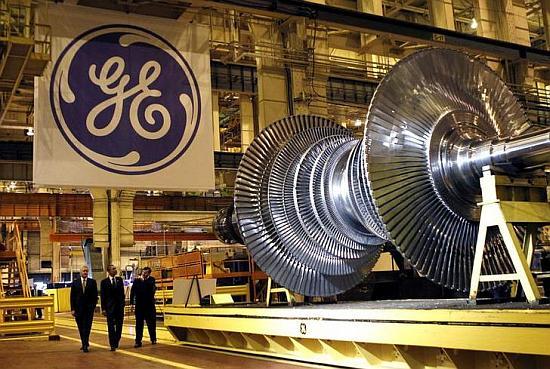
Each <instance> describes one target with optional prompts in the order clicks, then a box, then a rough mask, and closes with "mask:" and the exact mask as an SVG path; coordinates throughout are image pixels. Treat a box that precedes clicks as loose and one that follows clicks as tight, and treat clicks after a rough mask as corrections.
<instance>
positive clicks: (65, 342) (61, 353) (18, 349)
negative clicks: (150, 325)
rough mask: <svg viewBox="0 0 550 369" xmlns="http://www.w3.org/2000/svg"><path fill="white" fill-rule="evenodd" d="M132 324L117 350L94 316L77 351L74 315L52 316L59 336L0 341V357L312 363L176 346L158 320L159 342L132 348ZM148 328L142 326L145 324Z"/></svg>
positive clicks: (14, 363) (274, 366)
mask: <svg viewBox="0 0 550 369" xmlns="http://www.w3.org/2000/svg"><path fill="white" fill-rule="evenodd" d="M133 324H134V322H133V321H131V320H129V319H128V320H126V321H125V329H124V332H123V337H122V340H121V343H120V349H119V350H117V351H116V352H111V351H110V350H109V344H108V337H107V330H106V326H105V320H104V318H103V317H96V319H95V321H94V326H93V331H92V334H91V336H90V344H91V346H90V352H89V353H83V352H81V351H80V350H79V348H80V340H79V338H78V330H77V329H76V325H75V324H74V320H72V319H71V317H70V316H68V315H59V316H57V317H56V333H57V334H59V335H60V337H61V339H60V340H59V341H48V340H47V339H45V338H37V339H25V340H9V341H0V357H1V358H2V367H3V368H18V369H35V368H48V369H74V368H96V367H106V368H111V367H121V366H123V367H125V368H131V369H151V368H155V369H165V368H182V369H195V368H197V369H199V368H208V369H211V368H213V369H217V368H227V369H245V368H262V369H296V368H303V367H316V366H313V365H308V364H295V363H289V362H284V361H273V360H272V359H258V358H252V357H250V356H246V355H235V354H229V353H225V352H219V351H211V350H204V349H200V348H193V347H186V346H181V345H177V344H175V343H174V342H173V340H172V338H171V336H170V335H169V333H168V332H167V331H166V330H165V329H164V328H163V327H162V322H159V325H160V327H159V328H158V335H159V337H158V339H159V344H157V345H155V346H153V345H151V344H150V342H149V341H148V337H147V336H146V335H145V337H144V340H143V347H141V348H139V349H135V348H134V347H133V344H134V339H133ZM145 330H147V329H145Z"/></svg>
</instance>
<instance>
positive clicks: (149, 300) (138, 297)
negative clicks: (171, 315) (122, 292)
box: [130, 267, 157, 348]
mask: <svg viewBox="0 0 550 369" xmlns="http://www.w3.org/2000/svg"><path fill="white" fill-rule="evenodd" d="M155 290H156V286H155V278H153V277H151V268H149V267H145V268H143V271H142V277H141V278H136V279H135V280H134V284H133V285H132V290H131V292H130V303H131V304H135V314H136V344H135V345H134V347H135V348H138V347H141V340H142V338H143V321H144V320H145V321H146V322H147V329H148V330H149V337H150V338H151V343H152V344H153V345H154V344H156V343H157V332H156V324H157V321H156V319H157V312H156V310H155Z"/></svg>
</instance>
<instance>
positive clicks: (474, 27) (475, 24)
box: [470, 18, 478, 29]
mask: <svg viewBox="0 0 550 369" xmlns="http://www.w3.org/2000/svg"><path fill="white" fill-rule="evenodd" d="M477 26H478V24H477V20H476V19H475V18H472V20H471V21H470V28H471V29H477Z"/></svg>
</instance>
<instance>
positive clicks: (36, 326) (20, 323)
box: [0, 296, 55, 340]
mask: <svg viewBox="0 0 550 369" xmlns="http://www.w3.org/2000/svg"><path fill="white" fill-rule="evenodd" d="M38 309H41V311H42V317H41V319H36V317H35V314H36V312H37V310H38ZM54 326H55V315H54V298H53V297H52V296H44V297H10V298H3V299H0V340H1V339H6V338H13V337H11V335H19V336H18V337H21V338H25V337H27V336H28V335H48V336H49V335H52V334H53V332H54Z"/></svg>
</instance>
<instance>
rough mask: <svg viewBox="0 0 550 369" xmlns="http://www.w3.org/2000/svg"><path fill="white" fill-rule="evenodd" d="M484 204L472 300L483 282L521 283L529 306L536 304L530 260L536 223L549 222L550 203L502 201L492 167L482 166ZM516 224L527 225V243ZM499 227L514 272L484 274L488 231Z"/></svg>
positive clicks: (536, 291) (477, 246) (537, 294)
mask: <svg viewBox="0 0 550 369" xmlns="http://www.w3.org/2000/svg"><path fill="white" fill-rule="evenodd" d="M480 183H481V192H482V195H483V202H482V203H479V204H478V205H480V206H481V218H480V221H479V233H478V236H477V242H476V249H475V257H474V266H473V271H472V280H471V284H470V300H471V301H475V299H476V297H477V292H478V288H479V283H480V282H493V281H519V283H521V286H522V288H523V291H524V292H525V296H526V297H527V301H529V303H532V304H535V303H538V301H539V300H540V293H539V290H538V288H537V285H536V283H535V280H534V278H533V274H532V273H531V268H530V264H531V259H532V254H533V248H534V245H535V239H536V231H537V226H536V225H537V223H538V224H548V223H550V204H548V203H540V202H518V201H500V200H499V199H498V197H497V191H496V177H495V176H494V175H492V174H491V170H490V167H488V166H487V167H483V177H481V178H480ZM513 223H524V224H528V226H527V228H526V235H525V240H524V242H523V248H522V244H521V242H520V241H519V239H518V237H517V235H516V232H515V230H514V227H513V225H512V224H513ZM492 226H498V229H499V231H500V233H501V234H502V238H503V240H504V244H505V246H506V249H507V250H508V254H509V255H510V259H511V261H512V264H513V265H514V268H515V270H516V272H515V273H510V274H496V275H481V266H482V263H483V251H484V249H485V238H486V236H487V228H489V227H492Z"/></svg>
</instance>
